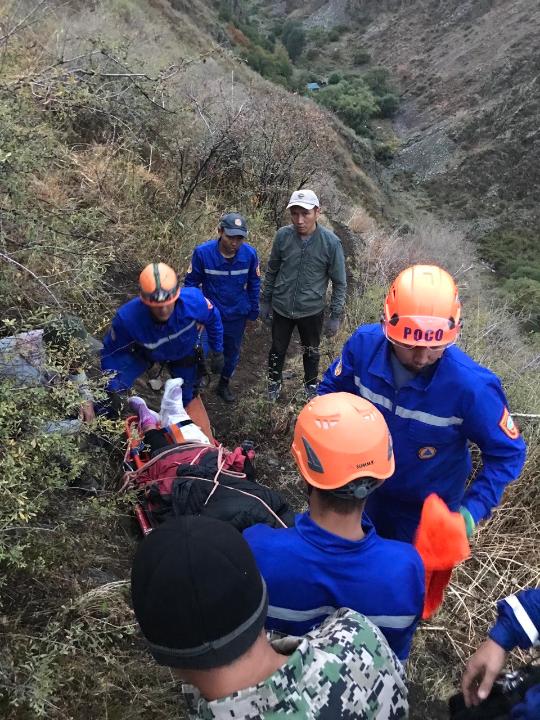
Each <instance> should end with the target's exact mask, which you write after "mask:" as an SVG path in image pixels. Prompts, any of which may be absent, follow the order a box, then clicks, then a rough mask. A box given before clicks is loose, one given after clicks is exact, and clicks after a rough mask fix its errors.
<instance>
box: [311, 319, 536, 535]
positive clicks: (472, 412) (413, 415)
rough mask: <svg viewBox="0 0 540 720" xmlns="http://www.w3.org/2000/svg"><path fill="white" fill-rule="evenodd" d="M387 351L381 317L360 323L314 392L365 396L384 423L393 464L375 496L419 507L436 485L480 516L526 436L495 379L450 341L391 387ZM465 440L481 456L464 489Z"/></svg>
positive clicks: (518, 462) (509, 474)
mask: <svg viewBox="0 0 540 720" xmlns="http://www.w3.org/2000/svg"><path fill="white" fill-rule="evenodd" d="M390 352H391V345H390V343H389V342H388V340H387V339H386V338H385V336H384V334H383V331H382V329H381V327H380V325H378V324H377V325H364V326H362V327H359V328H358V329H357V330H356V332H354V333H353V334H352V335H351V337H350V338H349V339H348V340H347V342H346V343H345V345H344V347H343V351H342V353H341V356H340V357H339V358H338V359H337V360H336V361H335V362H334V363H333V364H332V365H331V366H330V367H329V368H328V370H327V371H326V373H325V375H324V378H323V380H322V382H321V384H320V385H319V394H321V395H324V394H325V393H331V392H339V391H345V392H350V393H356V394H357V395H361V396H362V397H365V398H366V399H367V400H370V401H371V402H372V403H374V404H375V405H376V406H377V407H378V409H379V410H380V411H381V412H382V414H383V415H384V417H385V419H386V422H387V423H388V427H389V428H390V432H391V434H392V439H393V442H394V454H395V460H396V471H395V473H394V475H393V476H392V477H391V478H390V479H389V480H387V481H386V482H385V483H384V484H383V485H382V486H381V487H380V488H379V489H378V490H376V491H375V493H374V495H373V497H374V499H378V500H380V499H381V498H383V497H384V498H388V503H389V506H390V504H391V505H393V506H396V507H397V508H398V511H399V510H400V509H401V508H405V507H411V508H416V512H417V514H418V515H419V514H420V509H421V506H422V504H423V502H424V500H425V498H426V497H427V496H428V495H429V494H430V493H433V492H435V493H437V494H438V495H439V496H440V497H441V498H442V499H443V500H444V501H445V502H446V503H447V505H448V506H449V507H450V509H452V510H456V509H458V508H459V506H460V505H461V504H462V505H464V506H465V507H466V508H467V509H468V510H469V512H470V513H471V515H472V517H473V519H474V521H475V522H478V521H479V520H482V519H484V518H487V517H488V516H489V514H490V512H491V510H492V508H493V507H495V506H496V505H497V504H498V503H499V502H500V500H501V496H502V494H503V491H504V489H505V487H506V485H507V484H508V483H509V482H511V481H512V480H514V479H515V478H517V477H518V475H519V473H520V472H521V469H522V467H523V463H524V462H525V443H524V441H523V439H522V437H521V436H520V434H519V432H518V430H517V428H516V427H515V426H514V423H513V421H512V418H511V416H510V414H509V412H508V409H507V400H506V397H505V395H504V392H503V390H502V387H501V383H500V381H499V379H498V378H497V377H496V376H495V375H494V374H493V373H492V372H491V371H490V370H487V369H486V368H483V367H482V366H480V365H478V364H477V363H475V362H474V361H473V360H472V359H471V358H470V357H469V356H468V355H466V354H465V353H464V352H462V351H461V350H460V349H459V348H457V347H456V346H455V345H454V346H451V347H449V348H447V349H446V350H445V351H444V354H443V356H442V358H441V359H440V360H439V361H438V362H437V363H436V364H435V365H434V366H433V370H432V371H431V372H430V373H428V374H423V373H422V374H419V375H416V376H415V377H414V378H412V380H410V381H409V382H408V383H407V384H406V385H405V386H404V387H402V388H401V389H400V390H397V389H396V388H395V386H394V377H393V374H392V367H391V364H390ZM469 440H471V441H472V442H474V443H476V444H477V445H478V447H479V448H480V451H481V453H482V463H483V464H482V468H481V470H480V472H479V473H478V475H477V477H476V478H475V480H474V482H473V483H472V485H471V486H470V487H469V489H468V490H467V492H465V482H466V480H467V477H468V476H469V473H470V472H471V454H470V452H469V447H468V441H469ZM368 511H369V510H368Z"/></svg>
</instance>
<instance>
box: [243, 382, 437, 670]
mask: <svg viewBox="0 0 540 720" xmlns="http://www.w3.org/2000/svg"><path fill="white" fill-rule="evenodd" d="M292 454H293V457H294V459H295V461H296V464H297V465H298V469H299V470H300V473H301V475H302V477H303V478H304V480H305V481H306V484H307V490H308V494H309V512H307V513H303V514H301V515H297V516H296V519H295V525H294V527H291V528H286V529H283V530H281V529H279V530H275V529H272V528H269V527H267V526H264V525H254V526H253V527H250V528H248V529H247V530H245V531H244V537H245V538H246V540H247V541H248V543H249V545H250V546H251V549H252V551H253V554H254V555H255V559H256V560H257V564H258V566H259V569H260V571H261V574H262V576H263V578H264V580H265V582H266V585H267V587H268V598H269V607H268V619H267V623H266V626H267V628H269V629H271V630H277V631H279V632H283V633H287V634H290V635H304V634H305V633H306V632H308V631H309V630H311V629H312V628H314V627H316V626H318V625H320V624H321V622H323V620H324V619H325V618H326V617H327V616H328V615H330V614H332V613H333V612H334V611H335V610H336V608H340V607H347V608H351V609H352V610H355V611H356V612H359V613H362V614H363V615H367V616H368V618H369V619H370V620H371V621H372V622H373V623H374V624H375V625H378V626H379V628H380V629H381V631H382V632H383V633H384V635H385V636H386V639H387V640H388V644H389V645H390V647H391V648H392V650H393V651H394V652H395V653H396V655H397V656H398V658H400V660H404V659H406V658H407V656H408V654H409V651H410V647H411V642H412V637H413V634H414V631H415V628H416V625H417V623H418V620H419V618H420V616H421V613H422V608H423V603H424V566H423V564H422V560H421V559H420V556H419V554H418V553H417V551H416V549H415V548H414V547H413V546H412V545H410V544H409V543H403V542H397V541H395V540H385V539H383V538H381V537H379V536H378V535H377V533H376V532H375V530H374V528H373V526H372V525H371V523H370V521H369V520H368V518H366V517H365V516H364V517H362V512H363V509H364V504H365V501H366V498H367V497H368V495H370V493H372V492H373V490H375V488H377V487H378V486H379V485H380V484H381V483H383V482H384V481H385V480H386V478H388V477H390V476H391V475H392V473H393V472H394V456H393V453H392V441H391V438H390V434H389V432H388V427H387V425H386V423H385V421H384V418H383V416H382V414H381V413H380V412H379V411H378V410H377V408H376V407H375V406H374V405H372V403H370V402H368V401H367V400H364V399H363V398H359V397H356V396H354V395H351V394H350V393H334V394H331V395H326V396H325V397H316V398H314V399H313V400H311V401H310V402H309V403H308V404H307V405H306V406H305V407H304V408H303V410H302V411H301V412H300V415H299V416H298V420H297V421H296V426H295V430H294V441H293V444H292Z"/></svg>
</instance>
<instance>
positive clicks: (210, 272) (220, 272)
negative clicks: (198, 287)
mask: <svg viewBox="0 0 540 720" xmlns="http://www.w3.org/2000/svg"><path fill="white" fill-rule="evenodd" d="M204 272H205V273H206V274H207V275H228V274H229V271H228V270H211V269H210V268H204Z"/></svg>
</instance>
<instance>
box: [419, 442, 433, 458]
mask: <svg viewBox="0 0 540 720" xmlns="http://www.w3.org/2000/svg"><path fill="white" fill-rule="evenodd" d="M436 454H437V448H434V447H433V445H426V447H421V448H420V449H419V450H418V457H419V458H420V460H431V458H433V457H435V455H436Z"/></svg>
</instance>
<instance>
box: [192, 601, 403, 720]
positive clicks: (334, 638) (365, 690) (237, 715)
mask: <svg viewBox="0 0 540 720" xmlns="http://www.w3.org/2000/svg"><path fill="white" fill-rule="evenodd" d="M272 645H273V647H274V648H275V650H277V651H278V652H281V653H284V654H287V655H289V658H288V660H287V662H286V663H285V664H284V665H283V666H282V667H281V668H280V669H279V670H278V671H277V672H275V673H273V675H271V676H270V677H269V678H267V680H265V681H264V682H261V683H259V684H258V685H256V686H254V687H251V688H247V689H245V690H240V691H238V692H236V693H234V694H233V695H229V696H228V697H226V698H222V699H220V700H214V701H212V702H207V701H206V700H204V698H202V697H201V696H200V694H199V692H198V691H197V690H196V689H195V688H193V687H191V686H188V685H184V688H183V691H184V694H185V698H186V701H187V704H188V710H189V713H190V717H191V718H202V720H225V719H226V718H227V720H234V719H236V720H241V719H242V720H260V719H261V718H263V719H264V720H280V719H281V718H296V720H337V718H343V719H345V720H346V719H350V720H352V718H355V720H401V719H402V718H407V717H408V714H409V705H408V702H407V688H406V686H405V676H404V671H403V667H402V665H401V663H400V662H399V660H398V659H397V658H396V656H395V655H394V653H393V652H392V651H391V650H390V648H389V647H388V644H387V642H386V640H385V639H384V636H383V635H382V633H381V632H380V630H379V629H378V628H377V627H375V625H373V624H372V623H371V622H370V621H369V620H368V619H367V618H366V617H364V616H363V615H359V614H358V613H356V612H353V611H352V610H348V609H345V608H342V609H341V610H338V611H337V612H336V613H335V614H334V615H331V616H330V617H329V618H327V619H326V620H325V622H324V623H323V624H322V625H320V626H319V627H318V628H316V629H314V630H312V631H311V632H310V633H308V634H307V635H306V636H305V637H304V638H293V637H285V638H282V639H281V640H274V641H273V642H272Z"/></svg>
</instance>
